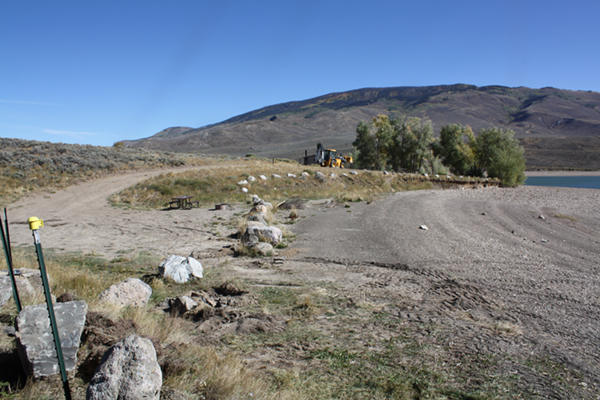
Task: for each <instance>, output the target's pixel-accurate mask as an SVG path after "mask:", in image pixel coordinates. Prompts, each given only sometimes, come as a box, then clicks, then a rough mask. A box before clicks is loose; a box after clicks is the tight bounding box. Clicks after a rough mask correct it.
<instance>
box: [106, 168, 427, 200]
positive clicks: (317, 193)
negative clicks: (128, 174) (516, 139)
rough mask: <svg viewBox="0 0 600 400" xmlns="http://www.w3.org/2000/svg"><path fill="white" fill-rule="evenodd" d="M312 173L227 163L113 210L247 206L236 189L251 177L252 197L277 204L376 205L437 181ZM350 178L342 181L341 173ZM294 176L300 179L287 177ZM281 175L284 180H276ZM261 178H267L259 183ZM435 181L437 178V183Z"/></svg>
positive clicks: (151, 182) (163, 184)
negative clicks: (179, 200)
mask: <svg viewBox="0 0 600 400" xmlns="http://www.w3.org/2000/svg"><path fill="white" fill-rule="evenodd" d="M306 170H309V169H308V168H307V166H302V165H298V164H296V163H289V162H286V163H281V162H276V163H275V164H273V163H272V162H266V161H260V160H231V161H229V162H228V163H227V164H219V165H218V166H216V167H207V168H203V169H202V170H196V171H194V170H190V171H186V172H181V173H166V174H162V175H160V176H157V177H155V178H151V179H148V180H146V181H144V182H140V183H139V184H137V185H135V186H133V187H130V188H128V189H126V190H124V191H122V192H120V193H119V194H117V195H115V196H113V197H112V199H111V201H112V202H113V204H114V205H117V206H125V207H133V208H153V209H156V208H162V207H165V206H166V205H167V204H168V202H169V200H170V199H171V197H174V196H181V195H191V196H194V199H197V200H199V201H200V204H202V205H205V206H211V205H214V204H219V203H243V202H246V201H248V195H247V194H246V193H244V192H242V191H241V188H242V186H240V185H237V183H238V182H239V181H241V180H242V179H246V178H247V177H248V176H253V177H255V178H257V179H256V180H255V181H254V182H248V184H247V185H243V186H244V187H247V188H248V190H249V193H251V194H256V195H258V196H259V197H260V198H268V199H270V200H271V201H273V202H276V201H281V200H288V199H293V198H298V199H305V200H306V199H321V198H334V199H336V200H337V201H338V202H342V203H343V202H354V201H372V200H374V199H375V198H377V197H378V196H380V195H383V194H386V193H393V192H397V191H402V190H414V189H429V188H432V187H433V186H434V182H432V181H431V180H430V179H428V178H425V177H423V176H421V175H412V174H404V175H398V174H394V175H384V174H382V173H381V172H377V171H369V172H360V173H358V174H357V175H349V174H348V172H349V171H348V170H343V169H342V170H340V169H323V168H321V167H318V166H314V167H312V169H310V171H312V175H311V174H309V176H308V177H304V176H302V175H301V174H302V172H303V171H306ZM317 171H318V172H322V173H327V174H329V173H331V172H333V173H335V175H336V177H335V178H330V177H325V178H321V179H318V178H315V177H314V173H315V172H317ZM344 172H345V173H346V174H347V175H348V176H341V174H342V173H344ZM287 173H293V174H295V175H296V178H288V177H287V176H286V175H285V174H287ZM273 174H279V175H280V176H281V178H273V177H272V175H273ZM259 175H266V176H267V177H268V179H267V180H261V179H259V178H258V176H259ZM434 180H435V179H434Z"/></svg>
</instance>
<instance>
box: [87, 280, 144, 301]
mask: <svg viewBox="0 0 600 400" xmlns="http://www.w3.org/2000/svg"><path fill="white" fill-rule="evenodd" d="M151 295H152V288H151V287H150V285H148V284H147V283H144V282H142V281H141V280H140V279H137V278H127V279H126V280H125V281H124V282H121V283H118V284H116V285H112V286H111V287H109V288H108V289H106V290H105V291H104V292H102V293H100V296H99V297H98V299H99V300H100V301H106V302H108V303H112V304H115V305H119V306H132V307H144V306H145V305H146V304H147V303H148V300H150V296H151Z"/></svg>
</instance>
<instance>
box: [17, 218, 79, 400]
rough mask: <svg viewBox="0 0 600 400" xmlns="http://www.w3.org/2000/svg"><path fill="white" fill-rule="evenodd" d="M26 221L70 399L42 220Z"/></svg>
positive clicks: (67, 395) (67, 396)
mask: <svg viewBox="0 0 600 400" xmlns="http://www.w3.org/2000/svg"><path fill="white" fill-rule="evenodd" d="M27 222H28V223H29V229H31V231H32V233H33V243H34V244H35V252H36V254H37V259H38V264H39V265H40V275H41V276H42V284H43V286H44V295H45V296H46V306H47V307H48V317H49V318H50V327H51V328H52V336H53V337H54V346H55V347H56V358H58V366H59V367H60V376H61V377H62V382H63V389H64V391H65V399H66V400H71V389H70V387H69V377H68V376H67V370H66V368H65V360H64V358H63V352H62V345H61V343H60V336H59V334H58V327H57V326H56V316H55V315H54V306H53V305H52V297H51V296H50V285H49V284H48V275H46V265H45V264H44V255H43V254H42V243H41V242H40V233H39V229H40V228H41V227H42V226H44V221H42V220H41V219H39V218H37V217H30V218H29V219H28V220H27Z"/></svg>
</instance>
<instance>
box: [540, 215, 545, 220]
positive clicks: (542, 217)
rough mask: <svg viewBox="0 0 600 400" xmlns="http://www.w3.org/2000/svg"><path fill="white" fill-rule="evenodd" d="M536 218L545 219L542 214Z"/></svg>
mask: <svg viewBox="0 0 600 400" xmlns="http://www.w3.org/2000/svg"><path fill="white" fill-rule="evenodd" d="M538 218H539V219H546V217H544V216H543V215H540V216H539V217H538Z"/></svg>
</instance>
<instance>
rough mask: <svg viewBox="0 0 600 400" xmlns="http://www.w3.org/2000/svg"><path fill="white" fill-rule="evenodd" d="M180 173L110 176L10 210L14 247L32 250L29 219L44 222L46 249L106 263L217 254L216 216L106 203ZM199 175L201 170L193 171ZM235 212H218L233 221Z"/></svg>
mask: <svg viewBox="0 0 600 400" xmlns="http://www.w3.org/2000/svg"><path fill="white" fill-rule="evenodd" d="M189 168H190V167H183V168H178V169H161V170H155V171H143V172H133V173H126V174H122V175H115V176H110V177H107V178H103V179H97V180H93V181H90V182H84V183H80V184H78V185H75V186H71V187H69V188H67V189H66V190H62V191H58V192H56V193H52V194H50V193H35V194H32V195H30V196H28V197H25V198H23V199H21V200H20V201H18V202H16V203H14V204H12V205H11V206H10V207H8V217H9V221H10V223H11V232H10V233H11V241H12V244H13V246H15V247H18V246H27V245H32V243H33V242H32V237H31V231H30V230H29V227H28V225H27V222H26V221H27V219H28V218H29V217H31V216H36V217H38V218H41V219H42V220H44V227H43V228H42V229H41V230H40V235H41V239H42V244H43V246H44V248H49V249H50V248H54V249H62V250H64V251H80V252H84V253H90V252H93V253H95V254H98V255H100V256H104V257H106V258H107V259H112V258H114V257H117V256H118V255H119V254H121V253H122V252H130V251H146V252H150V253H152V254H153V255H156V256H157V257H164V256H167V255H169V254H181V255H188V254H190V253H191V252H192V251H204V250H206V251H208V250H210V249H219V248H221V247H222V244H220V243H217V242H215V241H213V240H212V239H214V238H215V233H216V232H215V229H213V228H212V227H211V226H210V221H211V219H212V218H215V217H216V214H215V213H214V212H211V211H209V210H208V209H206V208H194V209H192V210H171V211H162V210H149V211H140V210H129V209H120V208H116V207H112V206H111V205H110V204H109V202H108V198H109V197H110V196H111V195H112V194H115V193H118V192H119V191H121V190H123V189H125V188H127V187H129V186H131V185H134V184H136V183H137V182H139V181H142V180H144V179H148V178H149V177H151V176H155V175H159V174H161V173H165V172H171V171H183V170H186V169H189ZM192 168H196V169H198V170H199V171H200V170H201V169H202V168H203V167H192ZM232 213H233V211H232V210H225V211H219V216H220V217H222V218H229V217H230V216H231V215H232Z"/></svg>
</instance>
